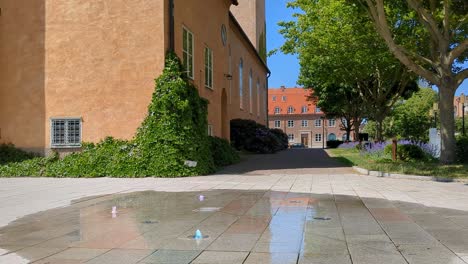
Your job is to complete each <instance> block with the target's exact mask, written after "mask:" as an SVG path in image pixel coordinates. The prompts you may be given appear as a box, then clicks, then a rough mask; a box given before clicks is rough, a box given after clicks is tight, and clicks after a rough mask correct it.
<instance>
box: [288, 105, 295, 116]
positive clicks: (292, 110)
mask: <svg viewBox="0 0 468 264" xmlns="http://www.w3.org/2000/svg"><path fill="white" fill-rule="evenodd" d="M293 113H294V107H292V106H288V114H293Z"/></svg>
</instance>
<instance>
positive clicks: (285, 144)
mask: <svg viewBox="0 0 468 264" xmlns="http://www.w3.org/2000/svg"><path fill="white" fill-rule="evenodd" d="M270 132H271V133H272V134H273V135H275V136H276V137H277V138H278V139H279V140H280V144H281V145H280V146H279V149H280V150H283V149H287V148H288V146H289V138H288V135H287V134H286V133H284V132H283V130H281V129H279V128H271V129H270Z"/></svg>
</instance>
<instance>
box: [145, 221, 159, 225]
mask: <svg viewBox="0 0 468 264" xmlns="http://www.w3.org/2000/svg"><path fill="white" fill-rule="evenodd" d="M141 223H142V224H146V225H153V224H157V223H159V222H158V221H153V220H146V221H143V222H141Z"/></svg>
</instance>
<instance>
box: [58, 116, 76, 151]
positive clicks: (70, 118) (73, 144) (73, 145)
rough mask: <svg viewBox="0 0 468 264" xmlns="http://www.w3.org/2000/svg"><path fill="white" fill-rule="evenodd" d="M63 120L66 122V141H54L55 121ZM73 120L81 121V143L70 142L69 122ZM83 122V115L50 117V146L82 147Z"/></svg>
mask: <svg viewBox="0 0 468 264" xmlns="http://www.w3.org/2000/svg"><path fill="white" fill-rule="evenodd" d="M57 121H63V122H65V123H64V126H65V127H64V141H65V142H64V143H54V141H55V140H54V136H55V135H54V122H57ZM71 121H78V122H79V139H78V141H79V143H70V142H69V138H68V137H69V135H68V123H69V122H71ZM82 126H83V122H82V118H81V117H53V118H50V147H51V148H80V147H81V142H82V136H83V135H82V134H83V127H82Z"/></svg>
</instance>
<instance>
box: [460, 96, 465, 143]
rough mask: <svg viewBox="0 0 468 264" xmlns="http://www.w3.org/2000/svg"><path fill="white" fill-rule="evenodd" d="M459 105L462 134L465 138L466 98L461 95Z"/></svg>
mask: <svg viewBox="0 0 468 264" xmlns="http://www.w3.org/2000/svg"><path fill="white" fill-rule="evenodd" d="M460 103H461V104H462V134H463V136H465V105H466V96H465V95H464V94H461V96H460Z"/></svg>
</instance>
